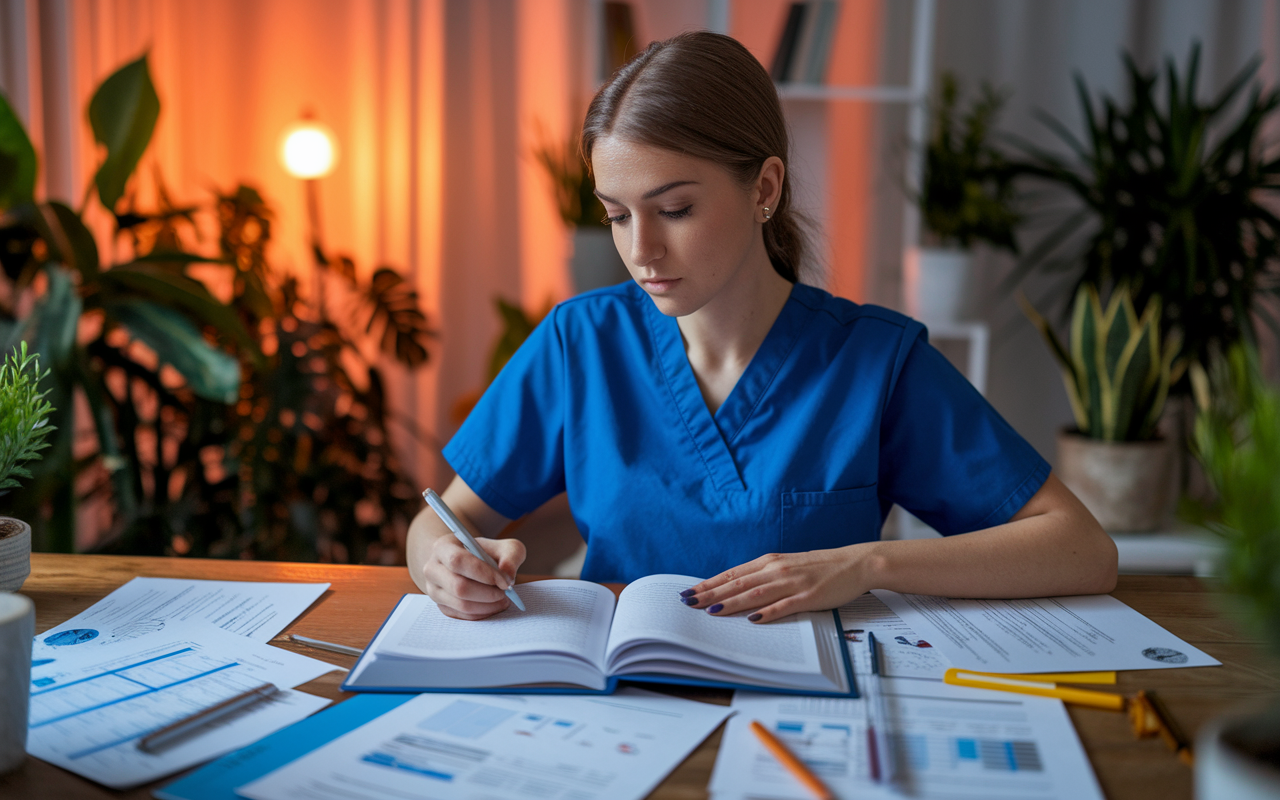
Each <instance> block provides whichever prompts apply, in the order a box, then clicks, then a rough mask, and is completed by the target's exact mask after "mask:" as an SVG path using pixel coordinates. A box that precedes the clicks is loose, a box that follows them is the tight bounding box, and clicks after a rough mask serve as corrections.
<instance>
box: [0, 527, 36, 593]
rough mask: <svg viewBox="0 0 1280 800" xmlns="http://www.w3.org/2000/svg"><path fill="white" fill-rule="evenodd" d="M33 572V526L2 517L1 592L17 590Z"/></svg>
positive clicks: (0, 551) (0, 531)
mask: <svg viewBox="0 0 1280 800" xmlns="http://www.w3.org/2000/svg"><path fill="white" fill-rule="evenodd" d="M30 574H31V526H30V525H28V524H27V523H25V522H23V521H22V520H20V519H14V518H13V517H0V592H16V591H18V590H19V589H21V588H22V584H23V582H24V581H26V579H27V576H28V575H30Z"/></svg>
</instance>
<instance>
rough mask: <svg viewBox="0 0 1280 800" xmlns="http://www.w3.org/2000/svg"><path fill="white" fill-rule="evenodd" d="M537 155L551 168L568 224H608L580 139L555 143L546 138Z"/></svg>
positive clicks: (557, 194) (556, 190) (535, 151)
mask: <svg viewBox="0 0 1280 800" xmlns="http://www.w3.org/2000/svg"><path fill="white" fill-rule="evenodd" d="M533 157H534V158H535V159H537V161H538V163H539V164H541V165H542V168H543V169H545V170H546V171H547V177H548V178H549V179H550V180H551V187H552V189H554V190H555V193H556V207H557V208H558V209H559V210H560V218H561V219H562V220H564V224H566V225H569V226H571V227H574V228H603V227H605V224H604V217H605V210H604V204H603V203H601V202H600V198H598V197H596V193H595V189H596V185H595V182H594V181H592V180H591V176H590V175H588V174H587V165H586V164H584V163H583V162H582V156H581V155H580V154H579V153H578V146H577V143H576V142H574V141H572V140H570V141H568V142H565V143H564V144H562V145H555V144H552V143H549V142H547V141H546V140H545V139H544V140H543V142H542V144H540V145H539V146H538V148H537V149H536V150H534V152H533Z"/></svg>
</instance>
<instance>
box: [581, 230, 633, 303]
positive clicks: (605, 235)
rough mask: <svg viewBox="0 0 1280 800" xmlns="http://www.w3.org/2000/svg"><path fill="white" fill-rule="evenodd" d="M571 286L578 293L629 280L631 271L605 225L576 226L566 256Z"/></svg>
mask: <svg viewBox="0 0 1280 800" xmlns="http://www.w3.org/2000/svg"><path fill="white" fill-rule="evenodd" d="M569 273H570V275H571V276H572V277H573V289H574V291H575V292H577V293H578V294H581V293H583V292H589V291H591V290H592V289H600V288H602V287H605V286H613V285H614V284H616V283H622V282H623V281H626V280H630V279H631V274H630V273H628V272H627V267H626V265H625V264H623V263H622V256H620V255H618V248H617V247H615V246H614V244H613V233H612V232H610V231H609V229H608V228H576V229H575V230H574V231H573V256H572V257H571V258H570V259H569Z"/></svg>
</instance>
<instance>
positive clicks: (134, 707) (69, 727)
mask: <svg viewBox="0 0 1280 800" xmlns="http://www.w3.org/2000/svg"><path fill="white" fill-rule="evenodd" d="M182 629H183V633H184V634H186V635H183V636H175V635H170V636H168V637H158V636H148V637H141V638H138V639H134V640H132V641H125V642H119V643H117V644H116V645H114V646H112V647H106V648H97V649H88V648H86V649H81V650H78V651H75V652H72V653H68V654H66V655H63V656H60V657H58V658H56V659H53V660H50V659H40V660H38V661H37V662H35V663H33V666H32V670H31V716H30V723H29V724H30V727H29V728H28V733H27V751H28V752H29V753H31V755H33V756H36V757H37V758H41V759H44V760H45V761H48V762H50V763H52V764H57V765H58V766H60V767H63V768H64V769H68V770H71V771H72V772H75V773H76V774H78V775H83V776H84V777H86V778H89V779H91V780H95V781H97V782H99V783H101V784H104V785H106V786H110V787H112V788H114V789H126V788H129V787H131V786H136V785H138V784H140V783H146V782H147V781H151V780H155V779H156V778H160V777H163V776H165V775H168V774H170V773H173V772H176V771H178V770H181V769H185V768H187V767H190V766H193V765H195V764H199V763H200V762H202V761H206V760H208V759H211V758H214V757H216V756H219V755H222V754H223V753H226V752H229V751H231V750H235V749H238V748H240V747H244V746H245V745H248V744H251V743H252V742H255V741H257V740H258V739H260V738H262V737H263V736H266V735H267V734H269V733H273V732H275V731H277V730H279V729H280V728H283V727H285V726H286V725H291V724H293V723H294V722H297V721H298V720H300V719H303V718H304V717H306V716H308V715H310V714H311V713H313V712H315V711H317V710H319V709H320V708H323V707H324V706H326V705H328V703H329V701H328V700H326V699H324V698H320V697H315V696H313V695H309V694H305V693H303V692H290V691H281V692H280V693H278V694H277V695H276V696H274V697H272V698H271V699H269V700H265V701H263V702H260V703H256V704H254V705H251V706H249V707H247V708H245V709H244V710H243V711H242V712H239V713H237V714H234V715H232V716H230V717H227V718H225V719H223V720H220V721H218V722H214V723H211V724H210V725H208V726H205V727H203V728H200V729H198V730H197V731H195V732H193V733H192V735H190V736H187V737H184V738H183V739H181V740H179V741H177V742H175V743H174V744H173V745H172V746H170V747H167V748H164V749H162V750H160V751H159V752H157V753H144V752H142V751H141V750H139V749H138V740H140V739H141V738H142V737H144V736H146V735H147V734H149V733H152V732H154V731H156V730H159V729H160V728H163V727H165V726H167V725H170V724H172V723H174V722H177V721H178V720H180V719H184V718H186V717H188V716H190V715H191V714H194V713H196V712H198V711H201V710H203V709H206V708H209V707H210V706H213V705H216V704H218V703H220V702H222V701H223V700H227V699H229V698H232V697H234V696H236V695H238V694H241V693H242V692H245V691H247V690H249V689H253V688H254V687H257V686H260V685H261V684H263V683H266V682H268V681H269V682H271V683H274V684H275V685H276V686H277V687H279V688H280V689H282V690H285V689H291V688H292V687H294V686H297V685H299V684H302V683H306V682H307V681H310V680H312V679H314V678H317V677H319V676H321V675H323V674H325V673H326V672H330V671H332V670H334V669H336V667H334V666H333V665H331V664H327V663H325V662H323V661H318V660H316V659H313V658H307V657H306V656H301V655H298V654H296V653H291V652H289V651H287V650H282V649H280V648H277V647H272V646H270V645H267V644H262V643H260V642H255V641H252V640H251V639H247V638H245V637H243V636H236V635H235V634H232V633H228V632H227V631H225V630H221V629H219V628H217V627H215V626H213V625H211V624H209V623H207V622H198V621H190V622H187V623H185V624H184V625H183V626H182ZM72 649H73V650H74V648H72Z"/></svg>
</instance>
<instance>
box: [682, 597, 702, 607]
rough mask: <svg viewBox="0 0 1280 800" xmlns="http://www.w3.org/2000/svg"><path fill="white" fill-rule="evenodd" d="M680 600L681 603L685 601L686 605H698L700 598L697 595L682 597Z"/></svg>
mask: <svg viewBox="0 0 1280 800" xmlns="http://www.w3.org/2000/svg"><path fill="white" fill-rule="evenodd" d="M680 602H681V603H684V604H685V605H686V606H696V605H697V604H698V598H696V597H685V598H683V599H681V600H680Z"/></svg>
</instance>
